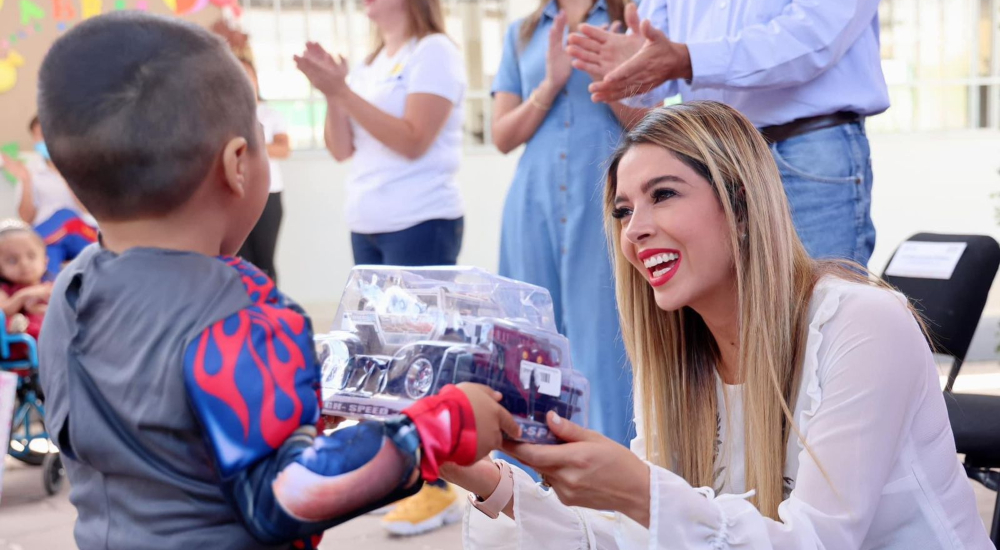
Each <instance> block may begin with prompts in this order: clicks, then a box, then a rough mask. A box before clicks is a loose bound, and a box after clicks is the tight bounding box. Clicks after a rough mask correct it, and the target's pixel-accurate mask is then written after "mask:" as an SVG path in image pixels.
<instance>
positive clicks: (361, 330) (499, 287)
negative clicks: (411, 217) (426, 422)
mask: <svg viewBox="0 0 1000 550" xmlns="http://www.w3.org/2000/svg"><path fill="white" fill-rule="evenodd" d="M554 319H555V318H554V311H553V308H552V298H551V296H550V295H549V293H548V291H547V290H545V289H543V288H540V287H537V286H534V285H529V284H527V283H522V282H518V281H513V280H511V279H506V278H503V277H499V276H496V275H492V274H490V273H487V272H485V271H483V270H480V269H476V268H469V267H440V268H437V267H433V268H413V269H406V268H398V267H376V266H359V267H356V268H354V270H353V271H352V272H351V275H350V278H349V279H348V282H347V287H346V288H345V289H344V294H343V296H342V298H341V300H340V307H339V309H338V310H337V316H336V321H335V322H334V327H333V330H332V331H331V332H329V333H327V334H318V335H317V336H316V347H317V355H318V358H319V361H320V364H321V365H322V377H323V378H322V385H323V413H324V414H326V415H329V416H340V417H345V418H354V419H364V418H385V417H387V416H391V415H394V414H397V413H399V412H400V411H402V410H403V409H405V408H406V407H407V406H409V405H410V404H412V403H413V402H414V401H415V400H417V399H420V398H422V397H426V396H428V395H433V394H435V393H437V392H438V391H439V390H440V389H441V388H443V387H444V386H446V385H448V384H458V383H461V382H474V383H478V384H485V385H487V386H490V387H491V388H493V389H495V390H497V391H499V392H501V393H502V394H503V400H502V401H501V403H502V404H503V406H504V407H506V408H507V410H509V411H510V412H511V414H512V415H513V416H514V418H515V419H516V420H517V421H518V423H519V424H521V428H522V435H521V440H522V441H526V442H531V443H557V442H558V441H557V440H556V438H555V437H554V436H553V435H552V434H551V433H550V432H549V429H548V426H547V425H546V423H545V415H546V413H547V412H548V411H550V410H554V411H556V412H557V413H559V415H560V416H562V417H563V418H569V419H570V420H572V421H573V422H576V423H579V424H582V425H584V426H586V422H587V403H588V399H589V397H590V391H589V385H588V383H587V380H586V378H584V376H583V375H582V374H580V373H578V372H576V371H574V370H573V367H572V363H571V361H570V354H569V342H568V341H567V340H566V338H565V337H563V336H562V335H560V334H559V333H558V332H556V328H555V320H554Z"/></svg>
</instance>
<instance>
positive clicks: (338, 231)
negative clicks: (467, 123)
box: [277, 151, 518, 303]
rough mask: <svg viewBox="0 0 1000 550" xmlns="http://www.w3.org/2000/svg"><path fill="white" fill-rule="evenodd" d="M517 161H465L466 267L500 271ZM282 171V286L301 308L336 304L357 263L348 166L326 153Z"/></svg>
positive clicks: (472, 156) (476, 157)
mask: <svg viewBox="0 0 1000 550" xmlns="http://www.w3.org/2000/svg"><path fill="white" fill-rule="evenodd" d="M517 156H518V155H517V154H513V155H510V156H506V157H505V156H502V155H500V154H498V153H488V152H481V153H469V154H467V155H466V156H465V158H464V160H463V163H462V168H461V170H460V172H459V175H458V180H459V182H460V184H461V187H462V194H463V196H464V198H465V202H466V212H467V214H466V216H465V239H464V242H463V245H462V253H461V255H460V256H459V262H460V263H462V264H465V265H475V266H479V267H483V268H485V269H488V270H490V271H496V267H497V259H498V252H497V251H498V250H499V246H500V213H501V210H502V208H503V200H504V197H505V195H506V192H507V186H508V185H509V183H510V179H511V177H512V175H513V173H514V168H515V167H516V165H517ZM282 171H283V172H282V175H283V177H284V181H285V192H284V194H283V197H284V206H285V222H284V225H283V226H282V232H281V241H280V243H279V248H278V259H277V265H278V272H279V275H278V276H279V277H280V279H281V286H282V287H283V288H284V289H285V291H286V292H287V293H289V295H291V296H294V297H295V299H297V300H299V301H301V302H302V303H316V302H336V301H338V300H339V299H340V292H341V290H342V289H343V286H344V283H345V282H346V279H347V274H348V272H349V271H350V268H351V266H352V263H353V260H352V256H351V243H350V235H349V232H348V229H347V226H346V225H345V222H344V216H343V197H344V188H343V183H344V179H345V177H346V175H347V166H346V165H341V164H337V163H336V162H334V161H333V160H332V159H331V158H330V156H329V155H327V154H326V152H324V151H310V152H303V153H297V154H295V155H293V158H292V159H290V160H288V161H286V162H284V163H283V164H282Z"/></svg>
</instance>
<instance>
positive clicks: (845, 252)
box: [771, 121, 875, 265]
mask: <svg viewBox="0 0 1000 550" xmlns="http://www.w3.org/2000/svg"><path fill="white" fill-rule="evenodd" d="M771 155H772V156H773V157H774V161H775V162H776V163H777V164H778V170H779V171H780V172H781V181H782V183H784V185H785V194H786V195H787V197H788V203H789V206H790V207H791V211H792V221H793V222H794V224H795V229H796V231H797V232H798V234H799V239H801V240H802V244H803V245H805V247H806V251H807V252H809V255H810V256H812V257H813V258H816V259H820V258H846V259H849V260H854V261H856V262H858V263H859V264H861V265H867V264H868V259H869V258H870V257H871V255H872V250H873V249H874V248H875V226H874V225H873V224H872V217H871V206H872V162H871V151H870V149H869V147H868V137H867V136H866V135H865V127H864V122H863V121H862V122H855V123H851V124H842V125H840V126H834V127H833V128H825V129H823V130H816V131H814V132H809V133H807V134H803V135H800V136H795V137H793V138H789V139H786V140H785V141H779V142H777V143H772V144H771Z"/></svg>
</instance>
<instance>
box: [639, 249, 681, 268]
mask: <svg viewBox="0 0 1000 550" xmlns="http://www.w3.org/2000/svg"><path fill="white" fill-rule="evenodd" d="M679 257H680V256H678V255H677V254H674V253H672V252H671V253H669V254H657V255H656V256H651V257H649V258H646V261H645V262H643V265H645V266H646V268H647V269H649V268H652V267H654V266H656V265H659V264H662V263H666V262H672V261H674V260H676V259H677V258H679Z"/></svg>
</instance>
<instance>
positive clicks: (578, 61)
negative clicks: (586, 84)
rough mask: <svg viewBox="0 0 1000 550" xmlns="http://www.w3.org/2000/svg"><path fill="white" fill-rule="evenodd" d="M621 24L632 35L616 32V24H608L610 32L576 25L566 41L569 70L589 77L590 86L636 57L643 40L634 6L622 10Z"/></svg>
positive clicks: (618, 26) (618, 25) (617, 24)
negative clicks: (570, 59) (570, 61)
mask: <svg viewBox="0 0 1000 550" xmlns="http://www.w3.org/2000/svg"><path fill="white" fill-rule="evenodd" d="M625 23H626V25H628V29H629V30H630V31H632V32H631V33H630V34H621V33H619V32H618V29H619V28H620V26H621V22H619V21H615V22H614V23H612V24H611V27H610V28H605V27H597V26H594V25H587V24H584V25H580V28H579V29H578V31H577V32H575V33H573V34H571V35H569V40H568V41H567V42H568V44H569V45H568V46H567V47H566V52H567V53H568V54H569V55H570V56H571V57H572V58H573V67H574V68H576V69H579V70H581V71H584V72H586V73H587V74H589V75H590V78H592V79H593V80H594V82H600V81H601V80H603V79H604V75H606V74H608V73H610V72H611V71H613V70H615V69H617V68H618V67H619V66H621V65H623V64H624V63H625V62H626V61H628V60H629V59H630V58H631V57H632V56H633V55H635V54H637V53H639V50H640V49H641V48H642V43H643V37H642V34H641V33H640V21H639V14H638V12H637V10H636V7H635V4H632V3H630V4H628V5H627V6H625Z"/></svg>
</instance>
